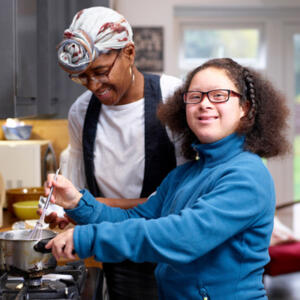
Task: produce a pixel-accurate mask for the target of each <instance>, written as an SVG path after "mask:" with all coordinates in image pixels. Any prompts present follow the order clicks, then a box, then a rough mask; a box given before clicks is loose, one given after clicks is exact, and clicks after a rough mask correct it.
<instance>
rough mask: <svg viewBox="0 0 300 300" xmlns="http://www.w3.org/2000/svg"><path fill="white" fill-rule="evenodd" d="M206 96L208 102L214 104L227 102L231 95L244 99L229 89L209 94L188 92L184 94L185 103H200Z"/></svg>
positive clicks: (213, 91) (212, 91) (209, 92)
mask: <svg viewBox="0 0 300 300" xmlns="http://www.w3.org/2000/svg"><path fill="white" fill-rule="evenodd" d="M205 95H207V98H208V100H209V101H210V102H212V103H222V102H226V101H228V100H229V98H230V96H231V95H233V96H238V97H242V95H241V94H239V93H237V92H235V91H232V90H227V89H217V90H211V91H208V92H201V91H187V92H184V93H183V101H184V103H186V104H196V103H200V102H201V101H202V100H203V98H204V96H205Z"/></svg>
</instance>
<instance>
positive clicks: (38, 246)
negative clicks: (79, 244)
mask: <svg viewBox="0 0 300 300" xmlns="http://www.w3.org/2000/svg"><path fill="white" fill-rule="evenodd" d="M50 240H52V238H50V239H43V240H40V241H39V242H38V243H36V244H35V245H34V246H33V249H34V250H35V251H37V252H41V253H50V252H51V251H52V249H51V248H50V249H46V248H45V246H46V245H47V244H48V242H49V241H50ZM72 254H73V255H75V254H76V252H75V250H74V249H73V250H72Z"/></svg>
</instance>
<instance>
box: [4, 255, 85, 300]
mask: <svg viewBox="0 0 300 300" xmlns="http://www.w3.org/2000/svg"><path fill="white" fill-rule="evenodd" d="M86 278H87V270H86V267H85V265H84V262H83V261H74V262H70V263H67V264H66V265H64V266H57V267H56V268H55V269H54V270H53V273H50V274H46V275H44V276H42V277H41V278H35V279H30V280H29V279H24V278H22V277H16V276H9V275H8V274H7V273H2V274H1V275H0V300H11V299H19V300H23V299H24V300H25V299H26V300H29V299H35V300H41V299H58V300H60V299H61V300H62V299H76V300H79V299H81V297H80V295H81V293H82V291H83V288H84V284H85V281H86Z"/></svg>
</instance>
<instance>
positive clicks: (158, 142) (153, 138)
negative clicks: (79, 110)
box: [82, 74, 176, 300]
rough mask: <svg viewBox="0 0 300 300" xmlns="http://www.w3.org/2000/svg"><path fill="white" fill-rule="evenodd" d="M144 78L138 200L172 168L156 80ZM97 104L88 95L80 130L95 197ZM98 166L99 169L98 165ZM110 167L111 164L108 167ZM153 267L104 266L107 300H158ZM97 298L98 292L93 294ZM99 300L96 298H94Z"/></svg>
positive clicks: (97, 191)
mask: <svg viewBox="0 0 300 300" xmlns="http://www.w3.org/2000/svg"><path fill="white" fill-rule="evenodd" d="M143 75H144V98H145V172H144V181H143V187H142V192H141V195H140V196H141V198H144V197H148V196H149V195H150V194H151V193H152V192H154V191H155V190H156V188H157V187H158V186H159V184H160V183H161V182H162V180H163V179H164V178H165V177H166V175H167V174H168V173H169V172H170V171H171V170H172V169H173V168H175V167H176V156H175V150H174V145H173V144H172V143H171V142H170V140H169V137H168V135H167V132H166V129H165V127H164V126H163V125H162V124H161V123H160V121H159V120H158V119H157V117H156V110H157V105H158V104H159V103H160V102H161V99H162V96H161V89H160V77H159V76H158V75H152V74H143ZM100 110H101V103H100V101H99V99H98V98H97V97H96V96H94V95H93V96H92V97H91V100H90V103H89V106H88V109H87V113H86V116H85V121H84V127H83V137H82V144H83V155H84V166H85V175H86V181H87V184H88V188H89V190H90V192H91V193H92V194H93V195H94V196H95V197H101V196H102V193H101V191H100V189H99V187H98V185H97V183H96V179H95V176H94V168H95V166H94V143H95V138H96V131H97V123H98V119H99V114H100ZM99 167H101V166H99ZM112 167H113V165H112ZM154 269H155V265H154V264H151V263H141V264H137V263H133V262H131V261H128V260H126V261H124V262H122V263H104V264H103V270H104V273H105V277H106V280H107V286H108V292H109V298H110V300H119V299H120V300H121V299H122V300H126V299H128V300H137V299H142V300H154V299H158V296H157V287H156V282H155V277H154ZM97 294H98V296H97V297H99V296H100V294H101V293H99V292H98V293H97ZM97 299H100V298H97Z"/></svg>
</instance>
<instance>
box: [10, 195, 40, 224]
mask: <svg viewBox="0 0 300 300" xmlns="http://www.w3.org/2000/svg"><path fill="white" fill-rule="evenodd" d="M38 204H39V201H33V200H32V201H20V202H16V203H14V204H13V209H14V213H15V215H16V216H17V217H18V218H19V219H21V220H31V219H38V218H39V217H40V216H39V215H38V213H37V210H38Z"/></svg>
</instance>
